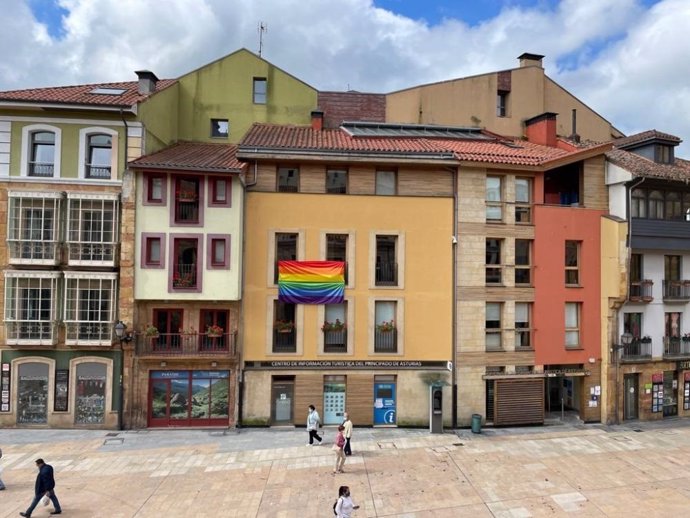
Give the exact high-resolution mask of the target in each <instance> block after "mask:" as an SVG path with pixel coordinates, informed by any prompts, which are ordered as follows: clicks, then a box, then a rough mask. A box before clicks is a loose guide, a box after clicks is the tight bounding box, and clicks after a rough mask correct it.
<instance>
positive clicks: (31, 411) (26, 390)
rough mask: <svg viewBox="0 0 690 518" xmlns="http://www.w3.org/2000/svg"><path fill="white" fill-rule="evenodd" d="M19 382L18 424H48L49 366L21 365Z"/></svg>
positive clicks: (43, 364) (44, 364)
mask: <svg viewBox="0 0 690 518" xmlns="http://www.w3.org/2000/svg"><path fill="white" fill-rule="evenodd" d="M18 375H19V380H18V382H17V424H46V423H47V422H48V364H46V363H37V362H33V363H21V364H20V365H19V368H18Z"/></svg>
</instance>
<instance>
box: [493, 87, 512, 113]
mask: <svg viewBox="0 0 690 518" xmlns="http://www.w3.org/2000/svg"><path fill="white" fill-rule="evenodd" d="M509 93H510V92H506V91H503V90H499V91H498V92H497V94H496V116H497V117H507V116H508V94H509Z"/></svg>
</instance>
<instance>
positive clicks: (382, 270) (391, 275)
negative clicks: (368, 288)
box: [376, 262, 398, 286]
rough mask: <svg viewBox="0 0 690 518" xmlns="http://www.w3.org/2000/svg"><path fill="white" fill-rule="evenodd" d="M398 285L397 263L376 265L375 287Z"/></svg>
mask: <svg viewBox="0 0 690 518" xmlns="http://www.w3.org/2000/svg"><path fill="white" fill-rule="evenodd" d="M397 285H398V263H394V262H380V263H376V286H397Z"/></svg>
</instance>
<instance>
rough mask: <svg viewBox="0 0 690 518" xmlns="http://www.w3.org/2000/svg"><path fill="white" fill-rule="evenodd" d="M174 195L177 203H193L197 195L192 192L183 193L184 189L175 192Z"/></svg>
mask: <svg viewBox="0 0 690 518" xmlns="http://www.w3.org/2000/svg"><path fill="white" fill-rule="evenodd" d="M175 194H176V196H177V199H178V200H179V201H184V202H194V201H196V200H197V195H196V193H195V192H194V191H185V190H184V189H181V190H179V191H177V192H176V193H175Z"/></svg>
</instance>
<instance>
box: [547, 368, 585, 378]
mask: <svg viewBox="0 0 690 518" xmlns="http://www.w3.org/2000/svg"><path fill="white" fill-rule="evenodd" d="M590 374H591V372H590V371H588V370H586V369H544V375H545V376H546V377H547V378H554V377H557V376H589V375H590Z"/></svg>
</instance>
